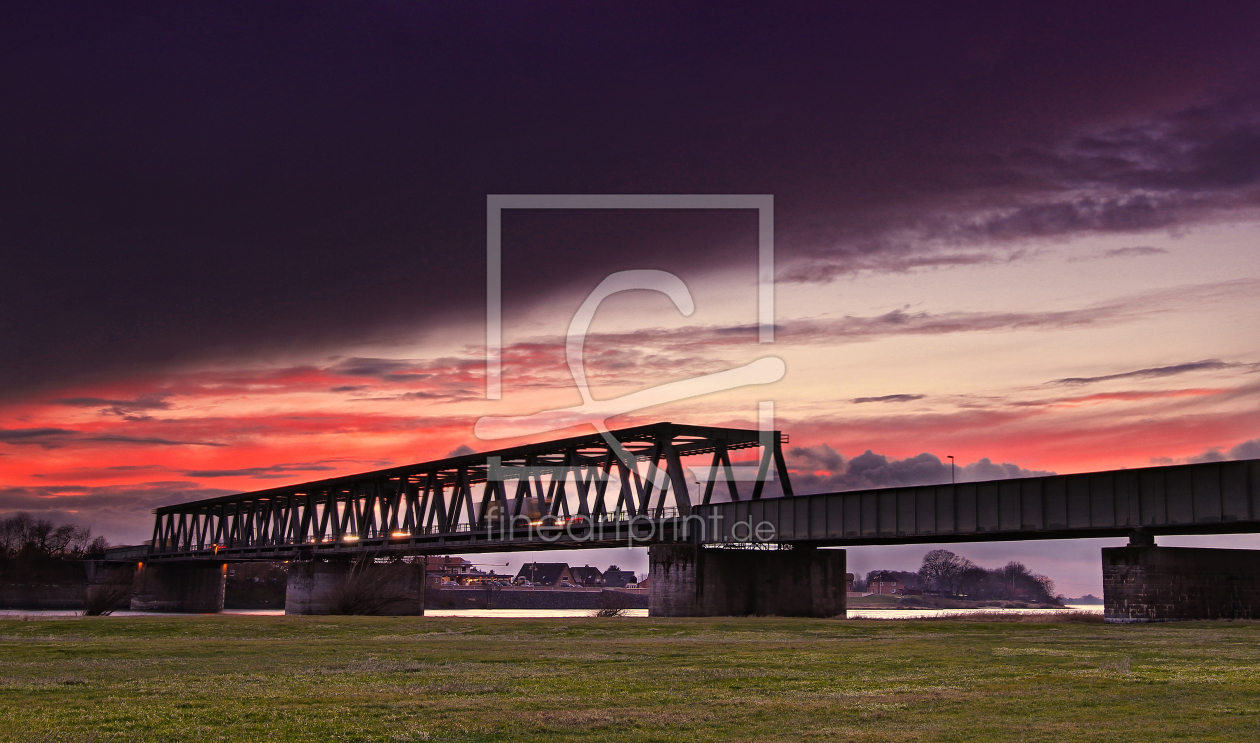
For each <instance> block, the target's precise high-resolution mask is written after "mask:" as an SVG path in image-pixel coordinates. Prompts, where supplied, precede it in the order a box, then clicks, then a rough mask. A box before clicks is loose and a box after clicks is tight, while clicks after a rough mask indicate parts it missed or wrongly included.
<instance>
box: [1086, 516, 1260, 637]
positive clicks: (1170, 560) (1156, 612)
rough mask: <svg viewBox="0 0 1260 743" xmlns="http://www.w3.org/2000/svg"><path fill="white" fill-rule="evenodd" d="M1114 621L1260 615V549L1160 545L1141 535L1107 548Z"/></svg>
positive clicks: (1109, 610) (1108, 604) (1108, 600)
mask: <svg viewBox="0 0 1260 743" xmlns="http://www.w3.org/2000/svg"><path fill="white" fill-rule="evenodd" d="M1102 568H1103V616H1104V617H1105V619H1106V620H1107V621H1108V622H1113V623H1121V624H1125V623H1131V622H1175V621H1182V620H1192V619H1260V550H1237V549H1200V548H1197V547H1195V548H1191V547H1156V546H1155V541H1154V539H1151V538H1150V537H1149V535H1146V536H1143V535H1137V536H1135V537H1134V539H1133V540H1131V541H1130V543H1129V546H1127V547H1107V548H1104V549H1103V551H1102Z"/></svg>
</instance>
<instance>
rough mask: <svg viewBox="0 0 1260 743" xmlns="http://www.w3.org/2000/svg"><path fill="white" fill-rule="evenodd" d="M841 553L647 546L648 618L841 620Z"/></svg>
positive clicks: (843, 595) (843, 584) (843, 601)
mask: <svg viewBox="0 0 1260 743" xmlns="http://www.w3.org/2000/svg"><path fill="white" fill-rule="evenodd" d="M845 557H846V555H845V551H844V550H838V549H834V550H833V549H829V550H821V549H811V548H803V547H796V548H795V549H791V550H759V549H722V548H704V547H697V546H694V545H672V544H670V545H652V546H651V547H649V548H648V562H649V571H650V575H651V579H652V582H651V593H650V594H649V599H648V606H649V609H648V614H649V615H650V616H654V617H742V616H780V617H844V615H845V607H846V603H847V602H846V597H847V590H848V587H847V583H846V581H845Z"/></svg>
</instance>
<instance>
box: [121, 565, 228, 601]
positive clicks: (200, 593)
mask: <svg viewBox="0 0 1260 743" xmlns="http://www.w3.org/2000/svg"><path fill="white" fill-rule="evenodd" d="M137 578H138V590H137V591H136V595H135V596H133V597H132V599H131V610H132V611H170V612H185V613H189V614H214V613H217V612H220V611H223V590H224V587H225V586H226V585H227V565H226V564H225V563H221V562H212V563H206V562H166V563H157V564H152V563H141V564H140V568H139V575H138V576H137Z"/></svg>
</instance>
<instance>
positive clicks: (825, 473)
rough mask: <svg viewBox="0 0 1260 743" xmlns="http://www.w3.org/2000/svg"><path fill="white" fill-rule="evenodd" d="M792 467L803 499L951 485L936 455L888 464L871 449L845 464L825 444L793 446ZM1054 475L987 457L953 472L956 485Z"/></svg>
mask: <svg viewBox="0 0 1260 743" xmlns="http://www.w3.org/2000/svg"><path fill="white" fill-rule="evenodd" d="M788 457H789V464H790V466H791V467H792V468H793V469H794V470H796V473H795V474H794V475H793V477H792V485H793V487H794V488H795V489H796V490H798V491H799V492H803V493H810V492H814V493H827V492H840V491H847V490H868V489H872V488H895V487H909V486H913V485H940V484H942V483H948V482H949V481H950V476H951V472H950V465H949V462H944V461H941V459H940V457H937V456H936V455H935V454H928V453H926V452H924V453H923V454H917V455H915V456H913V457H906V458H905V459H889V458H888V457H886V456H884V455H883V454H876V453H874V452H872V451H871V450H870V449H867V450H866V451H865V452H864V453H862V454H859V455H858V456H856V457H851V458H846V457H844V456H843V455H841V454H840V452H838V451H836V450H835V449H832V448H831V447H830V446H829V445H827V444H821V445H819V446H795V447H792V448H791V449H790V450H789V451H788ZM1053 474H1055V473H1054V472H1046V471H1041V470H1028V469H1024V468H1023V467H1020V466H1019V465H1016V464H996V463H994V462H992V461H990V460H989V458H988V457H983V458H981V459H980V460H979V461H976V462H971V463H970V464H966V465H959V466H957V467H956V469H955V471H954V472H953V475H954V477H956V479H957V481H958V482H981V481H984V480H1006V479H1009V478H1013V477H1040V476H1042V475H1053Z"/></svg>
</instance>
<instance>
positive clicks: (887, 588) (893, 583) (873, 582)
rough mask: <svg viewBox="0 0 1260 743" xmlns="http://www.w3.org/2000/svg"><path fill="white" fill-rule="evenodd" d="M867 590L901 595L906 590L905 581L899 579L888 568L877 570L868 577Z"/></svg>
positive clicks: (881, 593) (888, 594)
mask: <svg viewBox="0 0 1260 743" xmlns="http://www.w3.org/2000/svg"><path fill="white" fill-rule="evenodd" d="M866 582H867V586H866V590H867V591H869V592H871V593H878V594H880V595H887V596H901V595H904V594H905V592H906V586H905V584H904V583H902V582H900V581H898V580H897V578H896V577H895V576H893V575H892V574H891V573H890V572H889V571H887V570H877V571H875V572H873V573H871V574H870V575H869V576H867V578H866Z"/></svg>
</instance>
